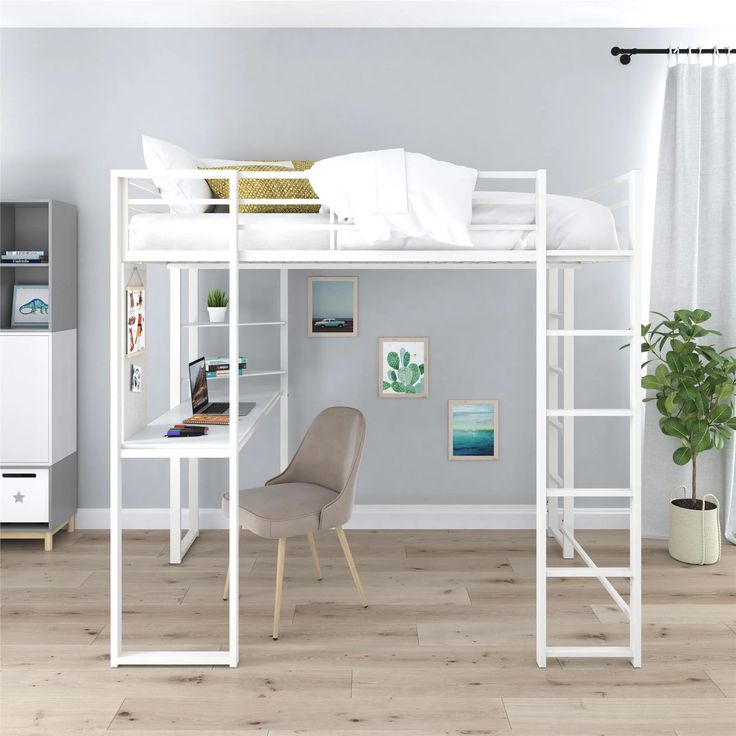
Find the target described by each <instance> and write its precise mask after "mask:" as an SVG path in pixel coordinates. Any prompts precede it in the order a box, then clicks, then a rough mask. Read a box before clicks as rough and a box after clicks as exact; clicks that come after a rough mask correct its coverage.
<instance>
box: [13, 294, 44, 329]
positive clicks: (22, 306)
mask: <svg viewBox="0 0 736 736" xmlns="http://www.w3.org/2000/svg"><path fill="white" fill-rule="evenodd" d="M50 316H51V305H50V304H49V285H48V284H34V285H32V284H16V285H15V286H14V287H13V310H12V313H11V316H10V326H11V327H17V328H23V329H28V328H39V329H42V328H47V327H48V326H49V317H50Z"/></svg>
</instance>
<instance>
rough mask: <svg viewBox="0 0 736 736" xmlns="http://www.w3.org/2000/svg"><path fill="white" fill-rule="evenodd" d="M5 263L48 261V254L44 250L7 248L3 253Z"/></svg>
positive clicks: (0, 256) (1, 256)
mask: <svg viewBox="0 0 736 736" xmlns="http://www.w3.org/2000/svg"><path fill="white" fill-rule="evenodd" d="M0 258H2V262H3V263H48V260H49V259H48V255H47V254H46V253H45V252H44V251H42V250H7V251H5V252H4V253H2V255H0Z"/></svg>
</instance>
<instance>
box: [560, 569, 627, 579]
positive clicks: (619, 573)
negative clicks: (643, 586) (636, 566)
mask: <svg viewBox="0 0 736 736" xmlns="http://www.w3.org/2000/svg"><path fill="white" fill-rule="evenodd" d="M601 576H603V577H604V578H630V577H631V568H630V567H548V568H547V577H548V578H599V577H601Z"/></svg>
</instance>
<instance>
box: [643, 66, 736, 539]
mask: <svg viewBox="0 0 736 736" xmlns="http://www.w3.org/2000/svg"><path fill="white" fill-rule="evenodd" d="M697 58H698V57H696V59H697ZM651 307H652V309H655V310H657V311H659V312H664V313H665V314H667V313H670V312H673V311H674V310H675V309H677V308H686V309H688V308H694V307H698V308H701V309H707V310H708V311H709V312H712V313H713V317H712V318H711V320H710V321H709V323H708V324H707V325H706V326H708V327H710V328H712V329H719V330H721V332H723V335H724V336H723V338H722V339H717V340H715V341H714V342H715V344H716V346H717V347H720V348H724V347H727V346H729V345H736V64H725V65H724V64H723V63H722V62H718V61H714V63H712V64H711V63H706V62H704V63H703V65H701V63H699V62H698V63H689V62H688V63H679V64H677V63H675V65H674V66H670V67H669V68H668V70H667V86H666V91H665V101H664V111H663V119H662V137H661V143H660V152H659V171H658V174H657V199H656V211H655V227H654V244H653V253H652V293H651ZM658 419H659V415H658V412H657V410H656V407H654V404H647V411H646V424H645V432H644V462H643V479H642V482H643V531H644V534H645V536H657V537H663V536H666V535H667V533H668V503H667V498H668V494H669V492H670V490H671V489H672V488H673V487H674V486H676V485H678V484H679V483H683V484H684V485H685V486H686V487H688V488H689V487H690V478H689V472H690V467H689V465H688V466H685V467H678V466H676V465H675V464H674V463H673V462H672V452H673V451H674V449H675V448H676V446H677V444H676V441H675V440H673V439H672V438H670V437H665V436H664V435H662V433H661V432H660V430H659V427H658V424H657V420H658ZM735 470H736V437H734V438H732V439H731V442H730V443H729V444H727V445H726V447H725V449H723V450H709V451H708V452H706V453H704V454H703V455H702V456H700V457H699V459H698V495H699V496H702V494H704V493H708V492H710V493H714V494H715V495H716V496H718V497H719V499H720V501H721V508H722V510H723V517H722V518H723V520H724V527H723V528H724V533H725V535H726V538H727V539H728V540H729V541H731V542H733V543H736V488H735V487H734V483H735V478H734V471H735Z"/></svg>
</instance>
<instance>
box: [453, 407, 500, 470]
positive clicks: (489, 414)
mask: <svg viewBox="0 0 736 736" xmlns="http://www.w3.org/2000/svg"><path fill="white" fill-rule="evenodd" d="M447 456H448V458H449V459H450V460H456V461H467V460H471V461H477V460H498V399H450V400H449V401H448V402H447Z"/></svg>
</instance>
